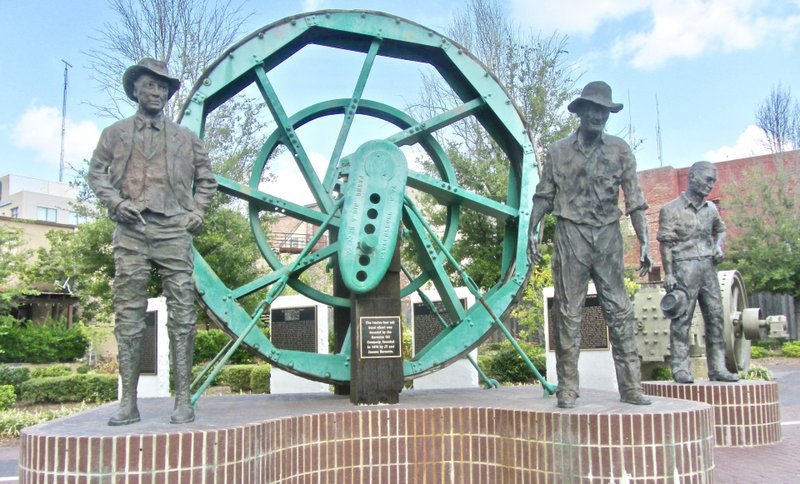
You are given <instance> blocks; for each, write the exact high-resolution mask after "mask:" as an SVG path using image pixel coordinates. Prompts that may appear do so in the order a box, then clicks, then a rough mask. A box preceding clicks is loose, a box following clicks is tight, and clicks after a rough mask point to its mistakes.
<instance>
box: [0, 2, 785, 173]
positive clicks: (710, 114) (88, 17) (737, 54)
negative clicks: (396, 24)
mask: <svg viewBox="0 0 800 484" xmlns="http://www.w3.org/2000/svg"><path fill="white" fill-rule="evenodd" d="M503 4H504V5H505V7H506V8H507V9H508V12H509V14H510V15H511V16H512V17H513V18H514V19H515V20H516V21H517V22H518V24H519V26H520V27H521V28H524V29H528V28H530V29H533V31H535V32H541V33H542V34H544V35H549V34H550V33H552V32H559V33H561V34H566V35H567V36H568V37H569V41H568V50H569V57H568V60H569V61H570V62H572V63H574V64H575V65H576V67H577V68H578V69H579V70H580V71H583V72H584V75H583V77H582V78H581V80H580V81H579V84H580V85H581V86H582V85H583V84H584V83H585V82H588V81H591V80H605V81H607V82H608V83H609V84H611V86H612V88H613V89H614V97H615V98H616V99H615V100H617V101H619V102H623V103H624V104H625V109H624V110H623V111H622V112H621V113H619V114H617V115H612V118H611V121H610V122H609V126H608V131H609V132H611V133H614V134H624V133H625V132H626V130H627V128H628V125H629V123H630V124H631V125H632V126H633V128H634V131H635V134H636V137H637V138H641V139H643V142H642V144H641V147H640V148H639V149H638V151H637V153H636V154H637V160H638V164H639V168H640V169H646V168H654V167H657V166H659V160H658V154H657V142H656V129H655V127H656V122H657V118H656V96H657V97H658V102H659V112H660V116H659V119H660V124H661V134H662V149H663V164H664V165H672V166H675V167H681V166H687V165H689V164H691V163H692V162H694V161H696V160H699V159H711V160H712V161H719V160H723V159H733V158H739V157H744V156H749V155H751V154H758V153H761V152H763V151H764V148H763V146H762V143H761V141H760V139H759V132H758V130H757V129H755V128H754V127H753V123H754V121H755V116H754V112H755V109H756V107H757V105H758V104H759V103H760V102H761V101H762V100H763V99H764V98H765V97H766V96H767V95H768V94H769V92H770V89H771V88H772V87H773V86H774V85H776V84H777V83H782V84H783V85H784V86H788V87H789V88H791V89H792V93H793V95H794V96H795V98H800V62H798V61H799V60H800V40H799V39H798V35H800V0H705V1H702V0H602V1H601V0H562V1H559V2H554V1H550V0H507V1H504V2H503ZM0 5H1V6H2V10H3V15H2V16H0V45H2V48H1V49H2V50H0V52H2V57H0V58H1V59H2V61H3V62H2V65H3V69H4V72H3V74H4V76H3V81H2V89H0V175H4V174H6V173H13V174H18V175H26V176H33V177H37V178H46V179H54V180H55V179H58V164H59V152H60V133H61V103H62V92H63V91H62V88H63V70H64V64H63V63H62V62H61V59H65V60H67V61H69V62H70V63H71V64H72V65H73V66H74V67H73V68H72V69H70V71H69V91H68V102H67V136H66V140H67V142H66V148H65V159H66V161H67V163H71V164H77V163H80V161H81V160H82V159H84V158H89V157H90V156H91V151H92V149H93V147H94V145H95V143H96V140H97V136H98V135H99V132H100V130H101V129H102V128H103V127H105V126H106V125H108V124H110V122H111V120H109V119H107V118H102V117H100V116H98V114H97V113H96V112H95V111H94V110H93V108H91V107H90V106H88V105H87V104H86V102H87V101H90V100H91V101H92V102H95V103H102V101H103V99H102V94H101V93H100V90H99V86H97V85H96V84H94V81H92V80H91V78H90V74H91V73H90V72H89V71H88V69H87V67H86V66H87V64H88V59H87V58H86V55H85V54H84V52H85V51H87V50H89V49H92V48H96V47H98V41H97V40H96V38H97V37H99V32H100V31H101V30H102V29H103V27H104V24H105V23H106V22H110V21H114V20H115V19H114V18H113V16H112V15H111V12H110V11H109V9H108V7H107V6H106V4H105V2H103V1H100V0H93V1H89V0H74V1H69V2H67V1H55V0H50V1H46V0H27V1H25V2H21V1H12V0H3V1H1V2H0ZM463 5H464V2H463V1H459V0H405V1H399V0H395V1H388V0H361V1H344V0H342V1H337V0H305V1H293V0H282V1H276V0H261V1H255V0H249V2H248V3H247V4H246V8H248V9H251V10H253V11H254V12H255V14H254V15H253V17H252V18H251V19H250V20H249V22H248V24H247V25H245V26H243V28H242V32H243V35H245V34H247V33H249V32H251V31H253V30H255V29H257V28H258V27H260V26H263V25H266V24H268V23H271V22H273V21H275V20H278V19H280V18H283V17H285V16H288V15H291V14H295V13H299V12H303V11H310V10H317V9H325V8H342V9H350V8H360V9H368V10H382V11H386V12H389V13H392V14H395V15H399V16H402V17H405V18H408V19H410V20H413V21H416V22H419V23H421V24H423V25H426V26H428V27H431V28H433V29H436V30H439V31H444V30H445V29H446V26H447V24H448V23H449V20H450V18H451V17H452V13H453V12H454V11H456V10H458V9H460V8H462V7H463ZM322 67H327V66H322ZM309 89H313V88H311V87H310V88H309ZM294 95H295V96H298V98H299V99H300V101H299V104H303V101H302V96H303V91H302V90H300V87H299V86H298V87H297V92H295V93H294ZM412 95H413V93H405V94H404V99H407V98H408V96H412ZM312 96H313V94H312ZM407 100H409V101H410V100H411V99H407ZM70 177H71V174H70V173H67V174H66V179H67V180H69V179H70Z"/></svg>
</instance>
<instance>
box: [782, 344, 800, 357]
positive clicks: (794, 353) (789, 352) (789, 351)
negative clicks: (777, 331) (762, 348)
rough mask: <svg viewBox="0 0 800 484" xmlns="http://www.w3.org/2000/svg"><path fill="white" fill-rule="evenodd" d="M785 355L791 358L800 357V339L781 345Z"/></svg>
mask: <svg viewBox="0 0 800 484" xmlns="http://www.w3.org/2000/svg"><path fill="white" fill-rule="evenodd" d="M781 349H782V350H783V356H788V357H789V358H800V341H787V342H785V343H783V346H782V347H781Z"/></svg>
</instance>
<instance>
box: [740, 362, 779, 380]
mask: <svg viewBox="0 0 800 484" xmlns="http://www.w3.org/2000/svg"><path fill="white" fill-rule="evenodd" d="M742 377H743V378H744V379H745V380H766V381H771V380H772V379H773V378H774V377H773V376H772V372H771V371H769V370H767V369H766V368H764V367H763V366H758V365H750V369H749V370H748V371H747V373H745V374H744V375H742Z"/></svg>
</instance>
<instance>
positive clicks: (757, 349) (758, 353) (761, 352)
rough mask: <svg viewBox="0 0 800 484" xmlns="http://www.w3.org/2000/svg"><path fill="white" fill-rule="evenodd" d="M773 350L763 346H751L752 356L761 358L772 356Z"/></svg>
mask: <svg viewBox="0 0 800 484" xmlns="http://www.w3.org/2000/svg"><path fill="white" fill-rule="evenodd" d="M771 355H772V352H771V351H770V350H768V349H766V348H762V347H761V346H752V347H751V348H750V357H751V358H755V359H759V358H766V357H768V356H771Z"/></svg>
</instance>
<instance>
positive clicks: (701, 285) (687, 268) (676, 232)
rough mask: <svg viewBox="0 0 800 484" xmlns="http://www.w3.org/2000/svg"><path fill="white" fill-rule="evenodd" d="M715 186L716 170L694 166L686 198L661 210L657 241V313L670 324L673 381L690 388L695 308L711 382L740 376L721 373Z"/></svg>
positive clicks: (721, 233)
mask: <svg viewBox="0 0 800 484" xmlns="http://www.w3.org/2000/svg"><path fill="white" fill-rule="evenodd" d="M716 181H717V169H716V167H714V165H713V164H711V163H709V162H708V161H698V162H697V163H695V164H693V165H692V166H691V168H690V169H689V183H688V186H687V189H686V191H685V192H683V193H682V194H681V195H680V196H679V197H678V198H677V199H675V200H673V201H671V202H669V203H668V204H666V205H664V207H662V208H661V212H660V214H659V219H658V222H659V228H658V237H657V238H658V241H659V242H660V243H661V261H662V263H663V265H664V287H665V288H666V290H667V291H668V293H667V295H665V296H664V298H663V299H662V301H661V310H662V311H663V313H664V316H665V317H667V318H668V319H670V320H671V323H670V353H671V363H670V365H671V367H672V377H673V379H674V380H675V381H676V382H678V383H693V382H694V377H693V376H692V368H691V361H690V359H689V330H690V329H691V326H692V317H693V315H694V308H695V304H696V303H699V304H700V311H701V312H702V314H703V321H704V322H705V335H706V359H707V364H708V378H709V379H710V380H716V381H725V382H734V381H738V380H739V375H737V374H736V373H731V372H729V371H728V370H727V368H726V367H725V342H724V340H723V335H722V332H723V326H722V325H723V310H722V294H721V293H720V288H719V281H718V279H717V270H716V265H717V264H719V263H720V262H722V257H723V250H722V244H723V242H724V241H725V223H724V222H723V221H722V218H720V216H719V211H717V207H716V206H715V205H714V204H713V203H712V202H709V201H707V200H706V197H707V196H708V194H709V193H710V192H711V189H712V188H713V187H714V183H715V182H716Z"/></svg>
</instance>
